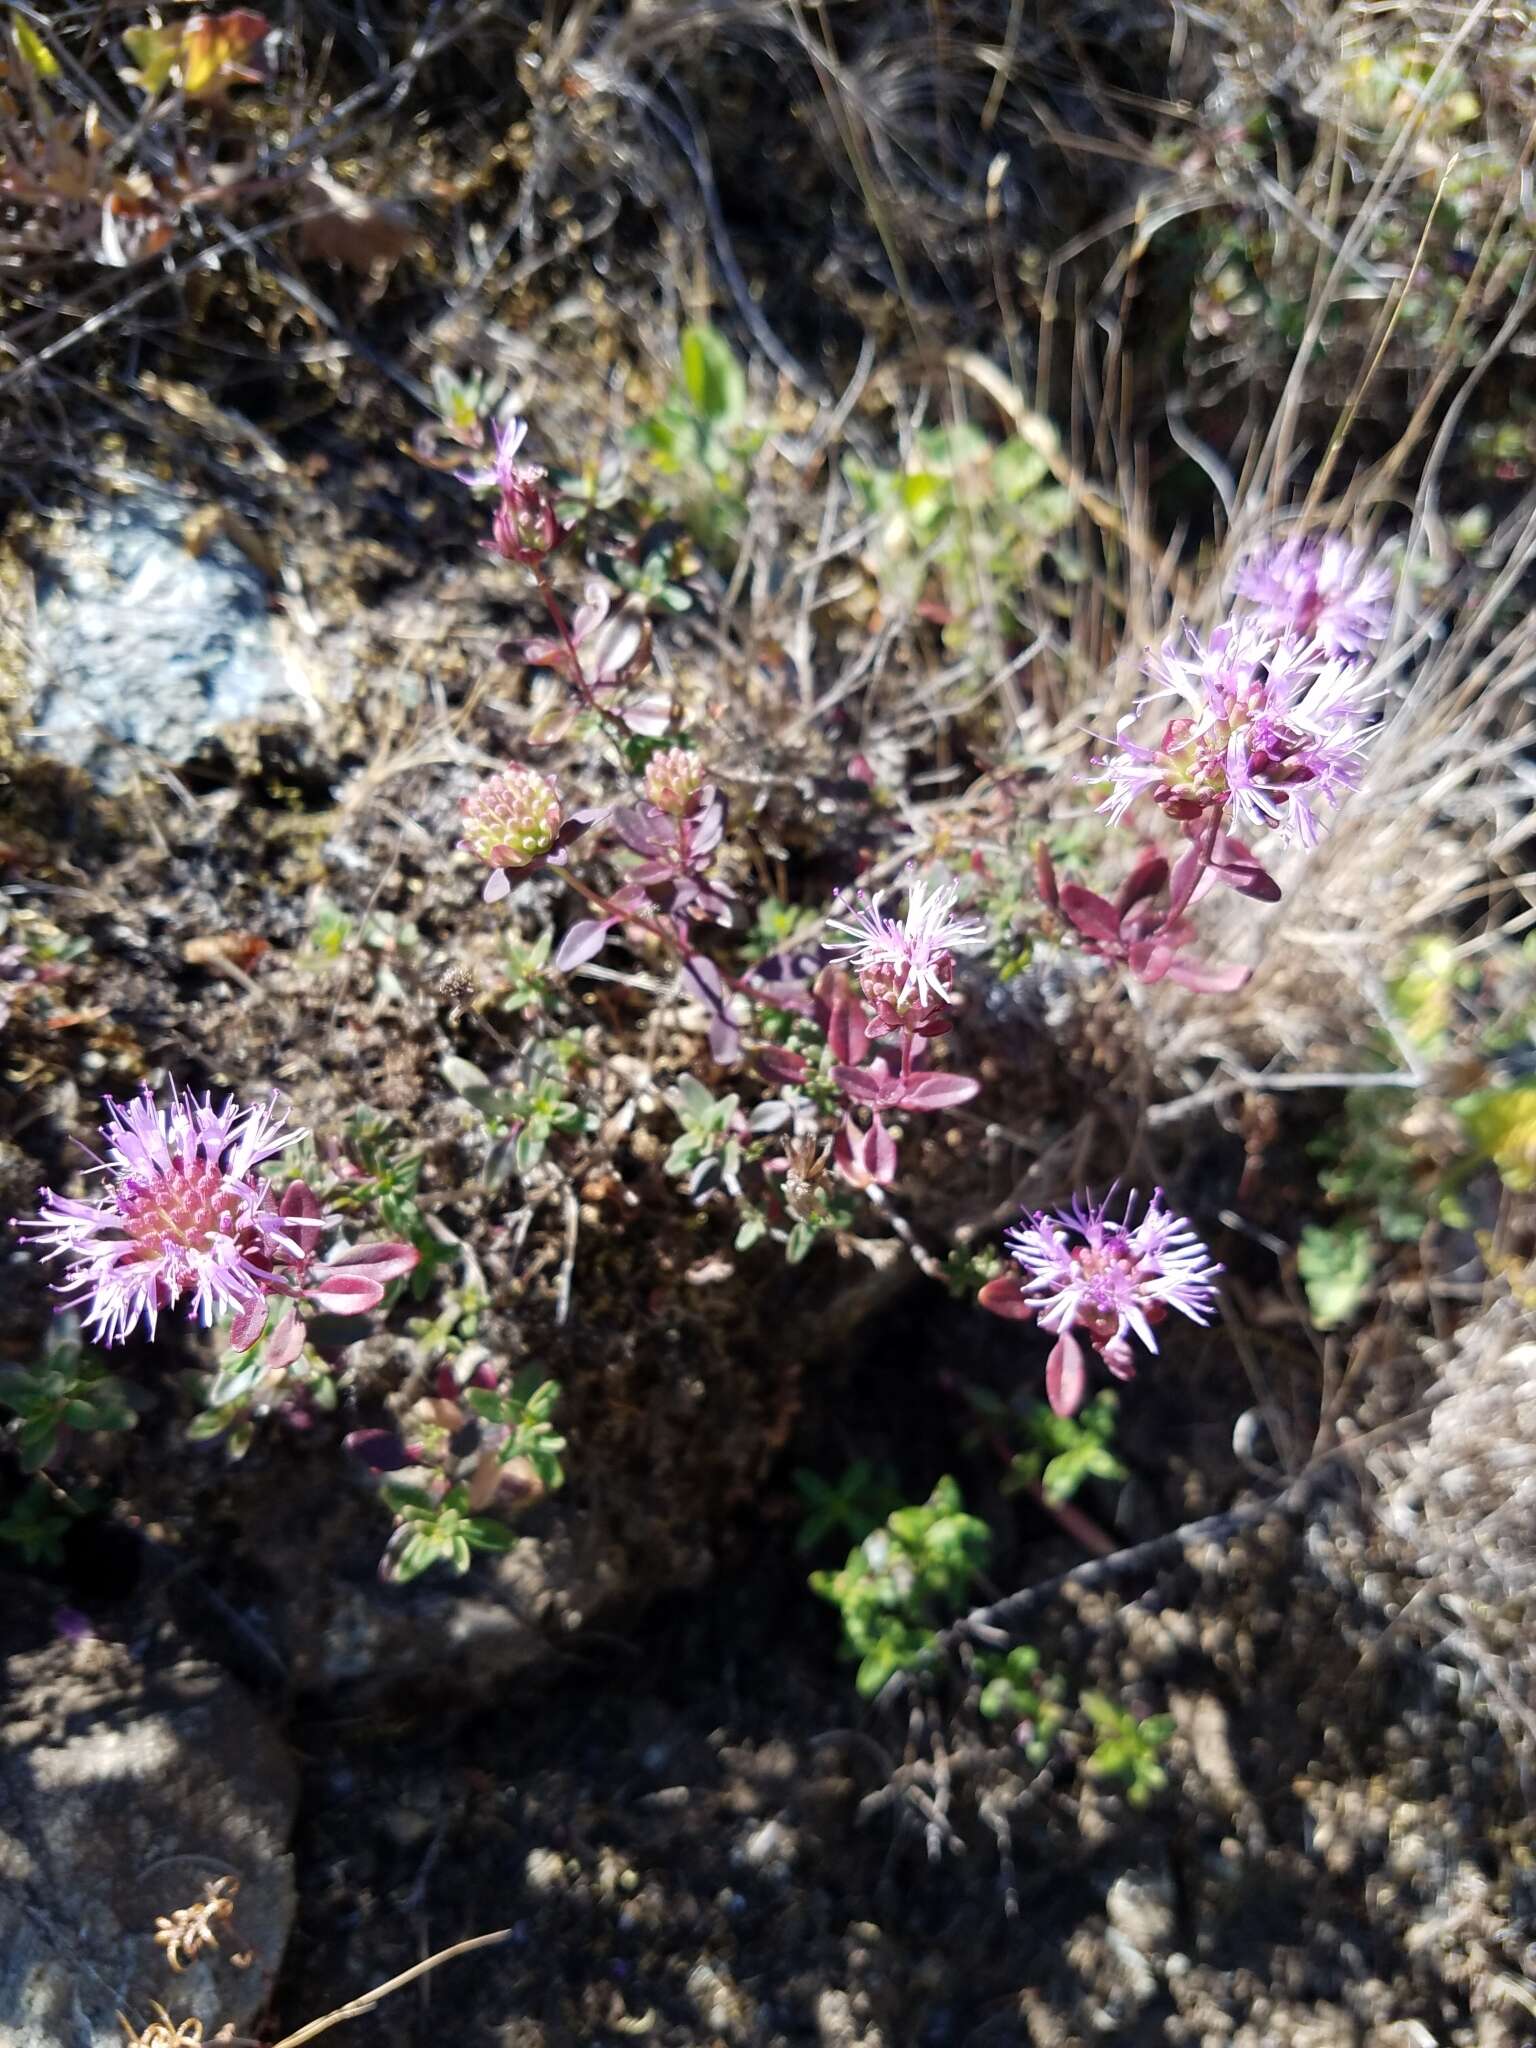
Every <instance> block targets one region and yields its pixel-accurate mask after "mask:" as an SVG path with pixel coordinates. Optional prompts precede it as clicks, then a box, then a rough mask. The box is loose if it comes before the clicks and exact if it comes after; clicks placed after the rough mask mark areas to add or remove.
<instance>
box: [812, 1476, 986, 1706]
mask: <svg viewBox="0 0 1536 2048" xmlns="http://www.w3.org/2000/svg"><path fill="white" fill-rule="evenodd" d="M991 1541H992V1532H991V1531H990V1530H989V1529H988V1527H987V1525H986V1523H985V1522H983V1521H980V1520H978V1519H977V1517H976V1516H975V1515H968V1514H966V1512H965V1509H964V1506H963V1503H962V1501H961V1498H960V1489H959V1487H958V1486H957V1485H956V1484H955V1482H954V1480H953V1479H951V1478H949V1477H947V1476H946V1477H945V1478H943V1479H941V1480H939V1482H938V1484H937V1485H936V1486H935V1487H934V1489H933V1492H932V1493H931V1494H930V1495H929V1497H928V1499H927V1500H926V1501H925V1502H924V1503H923V1504H922V1505H921V1506H919V1507H907V1508H897V1509H896V1510H895V1512H894V1513H893V1514H891V1515H889V1516H887V1518H886V1520H885V1521H884V1523H882V1524H881V1526H880V1527H879V1528H877V1529H873V1530H871V1531H870V1533H869V1535H867V1536H866V1537H865V1538H864V1540H863V1542H862V1543H860V1544H859V1546H858V1548H857V1549H856V1550H853V1551H850V1553H849V1556H848V1562H847V1563H846V1564H845V1565H844V1566H843V1568H842V1570H841V1571H837V1572H812V1574H811V1590H812V1592H814V1593H816V1594H818V1595H819V1596H820V1598H821V1599H823V1600H830V1601H831V1603H832V1604H833V1606H834V1607H836V1608H837V1609H838V1611H839V1613H840V1614H841V1615H842V1620H843V1642H844V1648H845V1650H846V1651H847V1653H848V1654H849V1655H850V1656H852V1657H856V1658H857V1659H858V1660H859V1668H858V1673H857V1676H856V1678H855V1680H854V1683H855V1684H856V1685H857V1687H858V1689H859V1692H860V1693H861V1695H862V1696H863V1697H864V1698H865V1699H872V1698H873V1697H874V1695H875V1694H876V1693H877V1692H879V1690H880V1688H881V1687H882V1686H883V1685H884V1684H885V1683H886V1681H887V1680H888V1679H889V1678H891V1677H892V1676H894V1674H895V1673H896V1672H898V1671H923V1670H926V1669H928V1668H929V1667H930V1666H931V1665H932V1663H933V1662H934V1660H935V1655H936V1652H935V1649H934V1631H935V1629H936V1628H939V1627H942V1626H943V1625H944V1623H945V1622H947V1621H949V1620H951V1619H952V1618H953V1616H954V1614H955V1613H956V1611H957V1610H958V1609H959V1608H960V1607H961V1606H962V1604H963V1603H964V1601H965V1599H966V1596H967V1595H968V1593H969V1592H970V1590H971V1587H972V1586H973V1585H974V1584H975V1581H976V1579H977V1577H978V1575H979V1574H980V1572H981V1570H982V1568H983V1566H984V1565H985V1562H986V1558H987V1553H988V1550H989V1548H990V1546H991Z"/></svg>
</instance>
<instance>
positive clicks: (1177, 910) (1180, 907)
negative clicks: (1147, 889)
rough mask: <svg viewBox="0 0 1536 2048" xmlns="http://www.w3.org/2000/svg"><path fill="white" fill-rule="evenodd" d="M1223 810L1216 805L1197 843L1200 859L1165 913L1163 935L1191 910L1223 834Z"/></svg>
mask: <svg viewBox="0 0 1536 2048" xmlns="http://www.w3.org/2000/svg"><path fill="white" fill-rule="evenodd" d="M1221 820H1222V808H1221V806H1220V804H1217V805H1215V806H1214V807H1213V808H1212V811H1211V822H1210V823H1209V825H1207V826H1206V828H1205V830H1204V832H1203V833H1202V834H1201V835H1200V838H1199V840H1198V842H1197V848H1198V858H1197V859H1196V860H1195V861H1194V862H1193V864H1192V865H1191V867H1190V871H1189V876H1188V879H1187V880H1186V881H1184V882H1182V883H1181V884H1180V886H1179V888H1178V890H1177V892H1176V893H1175V895H1174V896H1173V898H1172V899H1171V900H1170V902H1169V905H1168V908H1167V909H1166V910H1165V911H1164V912H1163V922H1162V933H1163V936H1164V937H1166V936H1167V935H1168V933H1169V932H1171V931H1172V929H1173V927H1174V925H1175V924H1177V922H1178V921H1179V919H1180V918H1181V917H1182V916H1183V915H1184V912H1185V911H1186V910H1187V909H1188V908H1189V904H1190V899H1191V898H1192V897H1193V895H1194V893H1195V891H1196V889H1198V888H1199V886H1200V878H1201V876H1202V875H1204V873H1205V871H1206V869H1207V868H1208V867H1209V866H1210V864H1211V856H1212V855H1213V854H1214V853H1215V851H1216V841H1217V838H1218V836H1219V835H1220V832H1221Z"/></svg>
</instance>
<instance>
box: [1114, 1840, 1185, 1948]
mask: <svg viewBox="0 0 1536 2048" xmlns="http://www.w3.org/2000/svg"><path fill="white" fill-rule="evenodd" d="M1104 1903H1105V1910H1106V1911H1107V1912H1108V1914H1109V1924H1110V1926H1111V1927H1113V1928H1115V1929H1116V1930H1117V1932H1119V1933H1120V1934H1123V1935H1124V1936H1125V1938H1126V1940H1127V1941H1129V1942H1132V1943H1133V1944H1134V1945H1135V1946H1136V1947H1137V1948H1139V1949H1142V1950H1144V1951H1145V1953H1146V1954H1148V1955H1153V1956H1157V1955H1161V1954H1163V1953H1164V1951H1165V1950H1167V1949H1169V1948H1171V1947H1172V1945H1173V1938H1174V1935H1175V1933H1176V1932H1177V1930H1178V1918H1177V1914H1178V1894H1177V1890H1176V1888H1175V1885H1174V1881H1173V1872H1172V1870H1171V1869H1170V1868H1169V1866H1168V1865H1167V1864H1166V1863H1163V1864H1161V1865H1160V1866H1143V1867H1142V1868H1140V1869H1136V1870H1122V1871H1121V1873H1120V1875H1119V1876H1118V1877H1117V1878H1116V1879H1115V1881H1114V1883H1113V1884H1112V1885H1111V1886H1110V1888H1109V1895H1108V1897H1107V1898H1106V1900H1105V1902H1104Z"/></svg>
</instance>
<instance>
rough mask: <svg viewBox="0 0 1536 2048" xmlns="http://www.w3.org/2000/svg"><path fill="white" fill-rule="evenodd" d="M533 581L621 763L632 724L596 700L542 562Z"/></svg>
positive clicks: (576, 680)
mask: <svg viewBox="0 0 1536 2048" xmlns="http://www.w3.org/2000/svg"><path fill="white" fill-rule="evenodd" d="M533 580H534V582H535V583H536V584H537V585H538V587H539V595H540V597H541V598H543V600H544V609H545V610H546V611H547V612H548V613H549V616H550V620H551V623H552V624H553V626H554V629H555V631H556V632H557V633H558V634H559V636H560V642H561V645H562V646H563V647H564V649H565V653H566V659H567V660H568V661H569V662H570V664H571V682H572V685H573V686H574V688H575V691H576V694H577V696H578V697H579V698H580V699H581V701H582V704H583V706H584V707H585V708H586V709H587V710H588V711H590V712H591V713H592V715H593V717H594V718H597V719H598V720H600V721H601V723H602V726H603V730H604V731H605V732H606V733H607V735H608V737H609V739H611V740H612V741H613V743H614V745H615V746H616V747H617V748H618V750H619V761H620V763H621V765H622V764H623V763H624V759H625V749H626V746H627V744H628V741H629V727H628V726H627V725H626V724H625V723H624V721H623V719H622V718H617V717H615V715H614V714H613V713H612V712H611V711H609V710H608V709H607V708H606V707H605V706H604V705H602V704H599V702H598V701H597V692H596V691H595V690H594V689H593V687H592V685H591V684H590V683H589V682H588V681H587V677H586V671H585V670H584V669H583V668H582V665H581V656H580V654H579V653H578V652H577V648H576V640H575V636H574V635H573V634H572V632H571V629H570V627H569V625H568V624H567V623H566V617H565V612H564V610H563V608H562V607H561V603H560V600H559V598H558V597H556V595H555V586H554V585H553V583H551V582H550V580H549V574H548V571H547V570H546V569H545V567H544V564H543V563H542V562H540V563H539V564H538V565H537V566H536V567H535V568H534V571H533Z"/></svg>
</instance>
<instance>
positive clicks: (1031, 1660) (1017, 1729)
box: [976, 1643, 1069, 1764]
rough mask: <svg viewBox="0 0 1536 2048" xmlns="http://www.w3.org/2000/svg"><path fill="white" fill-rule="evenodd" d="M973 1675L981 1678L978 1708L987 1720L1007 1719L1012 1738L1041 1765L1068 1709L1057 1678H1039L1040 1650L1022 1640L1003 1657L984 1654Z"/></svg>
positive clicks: (1060, 1683)
mask: <svg viewBox="0 0 1536 2048" xmlns="http://www.w3.org/2000/svg"><path fill="white" fill-rule="evenodd" d="M976 1674H977V1676H978V1677H979V1678H981V1679H983V1680H984V1683H983V1685H982V1688H981V1698H980V1701H979V1702H978V1711H979V1712H980V1714H981V1716H982V1719H983V1720H986V1721H1009V1722H1011V1723H1012V1724H1013V1733H1014V1740H1015V1741H1016V1742H1018V1743H1019V1744H1020V1745H1021V1746H1022V1748H1023V1751H1024V1754H1025V1755H1026V1756H1027V1757H1028V1758H1029V1761H1030V1762H1031V1763H1032V1764H1043V1763H1044V1762H1045V1759H1046V1757H1047V1756H1048V1755H1049V1754H1050V1751H1051V1745H1052V1744H1053V1743H1054V1742H1055V1740H1056V1737H1057V1735H1058V1734H1059V1733H1060V1731H1061V1729H1062V1728H1063V1727H1064V1726H1065V1724H1066V1721H1067V1718H1068V1714H1069V1709H1068V1707H1067V1706H1066V1703H1065V1697H1064V1693H1065V1688H1064V1687H1063V1685H1062V1682H1061V1680H1060V1679H1059V1678H1057V1677H1055V1676H1052V1677H1049V1678H1044V1679H1042V1678H1041V1677H1040V1652H1039V1651H1038V1650H1037V1649H1035V1648H1034V1646H1033V1645H1032V1644H1030V1643H1021V1644H1020V1645H1019V1646H1018V1648H1017V1649H1014V1650H1010V1651H1009V1652H1008V1654H1007V1656H1006V1657H998V1656H993V1655H983V1656H979V1657H978V1658H977V1659H976Z"/></svg>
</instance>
